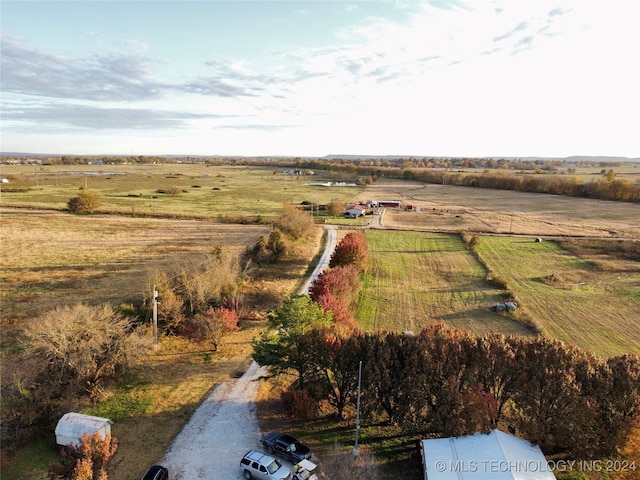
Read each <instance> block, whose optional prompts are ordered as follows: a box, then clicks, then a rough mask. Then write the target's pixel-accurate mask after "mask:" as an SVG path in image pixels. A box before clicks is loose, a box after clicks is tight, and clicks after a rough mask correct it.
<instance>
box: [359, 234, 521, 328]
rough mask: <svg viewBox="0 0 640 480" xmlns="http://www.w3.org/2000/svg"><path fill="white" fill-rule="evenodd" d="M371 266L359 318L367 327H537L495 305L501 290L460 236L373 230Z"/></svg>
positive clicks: (366, 276) (361, 296)
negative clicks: (444, 324) (494, 308)
mask: <svg viewBox="0 0 640 480" xmlns="http://www.w3.org/2000/svg"><path fill="white" fill-rule="evenodd" d="M366 239H367V244H368V245H369V265H368V268H367V273H366V274H365V277H364V281H363V291H362V293H361V295H360V302H359V305H358V311H357V318H358V321H359V323H360V324H361V325H362V326H363V328H365V329H373V330H375V329H382V330H387V329H388V330H396V331H406V330H410V331H415V332H419V331H420V330H422V328H424V327H426V326H427V325H429V324H432V323H438V322H447V323H448V324H450V325H453V326H455V327H457V328H462V329H467V330H471V331H472V332H474V333H476V334H478V335H483V334H486V333H488V332H503V333H508V334H514V335H531V334H532V333H533V332H532V331H531V330H530V329H528V328H527V327H525V326H524V325H523V324H522V323H519V322H517V321H515V320H513V319H511V318H510V317H507V316H502V315H498V314H496V313H495V312H492V311H491V307H492V306H494V305H495V304H496V303H498V302H499V301H500V300H501V292H500V290H499V289H497V288H495V287H492V286H491V285H489V284H488V283H487V282H486V277H487V270H486V268H485V267H484V266H483V265H482V264H481V263H480V262H479V261H478V260H477V259H476V258H475V257H474V256H473V254H471V253H470V252H469V251H468V250H467V248H466V246H465V244H464V242H463V241H462V239H461V238H460V237H459V236H457V235H443V234H434V233H420V232H400V231H384V230H370V231H367V232H366Z"/></svg>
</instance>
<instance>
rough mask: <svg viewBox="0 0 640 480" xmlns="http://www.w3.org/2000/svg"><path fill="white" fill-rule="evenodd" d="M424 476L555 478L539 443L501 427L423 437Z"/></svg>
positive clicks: (447, 479)
mask: <svg viewBox="0 0 640 480" xmlns="http://www.w3.org/2000/svg"><path fill="white" fill-rule="evenodd" d="M420 446H421V449H422V464H423V466H424V480H555V478H556V477H555V475H554V474H553V471H552V469H551V467H550V466H549V464H548V463H547V460H546V458H545V457H544V455H543V454H542V450H540V447H539V446H537V445H533V444H532V443H530V442H528V441H527V440H524V439H522V438H519V437H516V436H514V435H510V434H508V433H506V432H502V431H500V430H492V431H491V433H489V434H485V433H476V434H474V435H467V436H464V437H453V438H436V439H430V440H422V442H421V445H420Z"/></svg>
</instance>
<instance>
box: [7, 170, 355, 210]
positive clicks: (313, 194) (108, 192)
mask: <svg viewBox="0 0 640 480" xmlns="http://www.w3.org/2000/svg"><path fill="white" fill-rule="evenodd" d="M0 173H2V176H4V177H9V178H10V183H9V184H5V185H3V186H2V190H3V192H2V204H3V205H5V206H31V207H38V208H56V209H65V208H66V207H67V201H68V200H69V199H70V198H72V197H75V196H77V195H78V189H79V188H81V187H86V188H88V189H89V190H91V191H93V192H96V193H98V194H100V195H101V196H102V204H101V206H100V208H99V211H100V212H116V213H122V214H128V215H138V216H148V215H150V216H154V215H163V216H180V217H197V218H207V219H224V218H225V217H226V218H229V217H231V218H234V219H235V218H240V217H249V218H252V219H255V218H258V217H260V218H263V219H269V218H274V217H277V216H278V215H279V214H280V212H281V211H282V206H283V205H285V204H287V203H291V204H296V205H299V204H300V203H301V202H305V201H306V202H310V203H311V204H313V205H317V204H327V203H330V202H331V201H332V200H334V199H335V200H338V201H341V202H348V201H351V199H352V198H353V197H354V196H356V195H358V194H359V192H361V191H362V190H363V188H364V187H323V186H312V185H309V184H311V183H321V182H327V181H330V180H332V178H331V177H330V176H328V175H327V173H326V172H324V171H318V172H314V175H305V176H300V175H286V174H284V173H283V170H282V169H277V168H267V167H242V166H239V167H234V166H210V167H208V166H206V165H200V164H195V165H192V164H188V165H187V164H171V165H117V166H116V165H82V166H77V165H76V166H43V167H34V166H4V165H3V166H2V169H1V170H0ZM25 189H26V190H25ZM22 190H25V191H22ZM159 191H164V192H170V191H176V192H178V193H175V194H173V193H159Z"/></svg>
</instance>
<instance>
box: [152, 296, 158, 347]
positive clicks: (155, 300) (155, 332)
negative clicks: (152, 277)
mask: <svg viewBox="0 0 640 480" xmlns="http://www.w3.org/2000/svg"><path fill="white" fill-rule="evenodd" d="M157 346H158V291H157V290H156V286H155V285H154V286H153V348H156V347H157Z"/></svg>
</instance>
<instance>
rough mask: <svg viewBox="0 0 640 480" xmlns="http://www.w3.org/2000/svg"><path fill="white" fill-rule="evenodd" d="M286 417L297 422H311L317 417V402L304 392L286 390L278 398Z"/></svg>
mask: <svg viewBox="0 0 640 480" xmlns="http://www.w3.org/2000/svg"><path fill="white" fill-rule="evenodd" d="M280 400H281V401H282V408H283V410H284V411H285V413H286V414H287V415H290V416H292V417H293V418H297V419H299V420H313V419H314V418H316V416H317V412H318V402H317V401H316V400H314V399H313V398H311V395H309V394H308V393H307V392H306V391H305V390H287V391H286V392H284V393H283V394H282V396H281V397H280Z"/></svg>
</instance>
